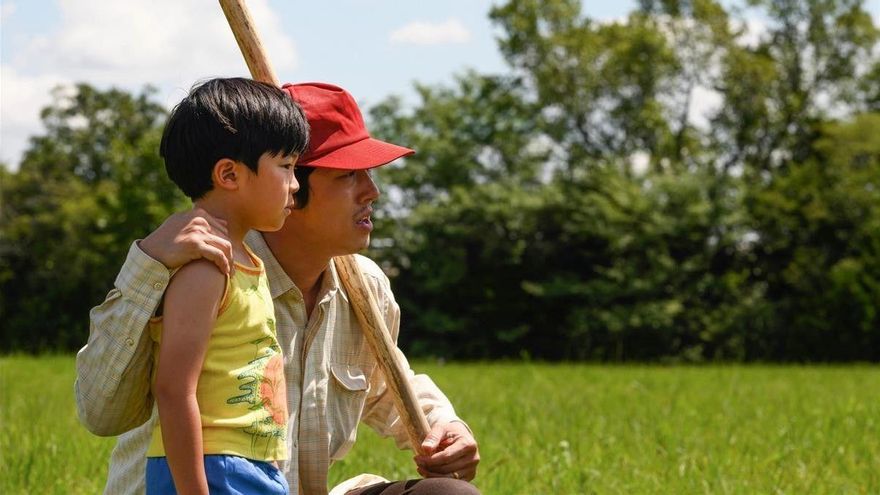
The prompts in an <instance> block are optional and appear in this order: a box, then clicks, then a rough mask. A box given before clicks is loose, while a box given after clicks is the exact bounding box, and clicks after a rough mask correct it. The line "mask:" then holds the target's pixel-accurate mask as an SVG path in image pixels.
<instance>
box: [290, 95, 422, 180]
mask: <svg viewBox="0 0 880 495" xmlns="http://www.w3.org/2000/svg"><path fill="white" fill-rule="evenodd" d="M282 89H283V90H284V91H287V92H288V93H289V94H290V97H291V98H293V100H294V101H296V102H297V103H299V105H300V106H301V107H302V109H303V111H304V112H305V114H306V119H307V120H308V121H309V126H310V127H311V131H310V136H309V149H308V150H306V152H305V153H304V154H303V155H302V156H301V157H300V158H299V162H298V163H299V164H300V165H307V166H310V167H323V168H339V169H346V170H360V169H367V168H373V167H378V166H379V165H385V164H386V163H389V162H392V161H394V160H397V159H398V158H400V157H403V156H408V155H412V154H413V153H415V151H413V150H411V149H409V148H404V147H403V146H398V145H396V144H391V143H386V142H385V141H380V140H378V139H373V138H372V137H370V134H369V133H368V132H367V126H366V125H364V118H363V116H361V111H360V109H358V106H357V103H355V101H354V98H353V97H352V96H351V95H350V94H349V93H348V91H346V90H344V89H342V88H340V87H339V86H334V85H332V84H326V83H318V82H311V83H301V84H285V85H284V86H283V87H282Z"/></svg>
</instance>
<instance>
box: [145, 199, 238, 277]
mask: <svg viewBox="0 0 880 495" xmlns="http://www.w3.org/2000/svg"><path fill="white" fill-rule="evenodd" d="M139 246H140V248H141V249H142V250H143V251H144V253H146V254H147V256H149V257H151V258H153V259H155V260H157V261H158V262H160V263H162V264H163V265H165V267H166V268H168V269H169V270H172V269H174V268H179V267H181V266H183V265H185V264H187V263H189V262H190V261H193V260H197V259H199V258H205V259H207V260H209V261H211V262H213V263H214V264H215V265H217V268H219V269H220V271H221V272H223V273H225V274H227V275H229V274H231V273H232V267H233V264H232V260H233V257H232V244H231V243H230V242H229V232H228V231H227V230H226V221H225V220H221V219H219V218H215V217H213V216H211V215H210V214H208V212H206V211H205V210H203V209H201V208H194V209H192V210H189V211H184V212H180V213H175V214H173V215H171V216H170V217H168V219H167V220H165V221H164V222H163V223H162V225H160V226H159V228H158V229H156V230H155V231H153V232H152V233H151V234H150V235H148V236H147V237H146V239H144V240H142V241H141V242H140V243H139Z"/></svg>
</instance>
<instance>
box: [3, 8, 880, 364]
mask: <svg viewBox="0 0 880 495" xmlns="http://www.w3.org/2000/svg"><path fill="white" fill-rule="evenodd" d="M580 7H581V3H580V2H579V1H576V0H510V1H507V2H505V3H503V4H500V5H498V6H496V7H494V8H493V10H492V11H491V13H490V17H491V19H492V21H493V22H494V23H495V25H496V26H497V27H498V28H499V33H500V34H499V38H498V44H499V49H500V50H501V52H502V54H503V55H504V57H505V58H506V60H507V62H508V64H509V70H508V71H507V72H506V73H503V74H481V73H478V72H475V71H470V72H466V73H464V74H461V75H459V76H458V77H457V78H456V80H455V82H454V83H452V84H449V85H443V86H423V85H417V87H416V89H417V93H418V95H419V102H418V103H417V104H416V105H415V106H411V107H406V106H405V105H403V104H402V102H401V100H400V99H398V98H396V97H389V98H388V99H387V100H385V101H383V102H381V103H380V104H378V105H376V106H374V107H373V108H372V109H370V112H369V120H370V127H371V130H372V132H373V134H374V135H376V136H378V137H381V138H385V139H389V140H391V141H394V142H400V143H403V144H406V145H408V146H410V147H413V148H415V149H416V150H417V151H418V153H417V154H416V155H414V156H412V157H409V158H407V159H405V160H404V161H403V162H402V163H401V164H396V165H392V166H390V167H384V168H383V169H381V171H380V172H378V173H377V174H376V176H377V179H378V180H379V181H380V182H381V187H382V189H383V190H384V191H385V194H384V196H383V198H382V199H381V200H380V204H379V208H378V210H377V214H376V216H377V217H378V218H377V220H376V225H377V231H376V233H375V236H374V239H375V242H374V243H373V248H372V249H371V250H370V253H369V254H370V255H371V256H373V257H374V258H375V259H377V261H379V262H380V263H381V264H382V266H383V268H385V269H386V271H387V273H389V275H390V276H391V278H392V284H393V286H394V289H395V294H396V296H397V299H398V302H399V303H400V305H401V307H402V310H403V313H404V314H403V331H402V332H401V342H402V346H403V347H405V348H406V349H407V350H408V351H409V352H410V353H411V354H415V355H432V356H443V357H450V358H471V359H483V358H507V357H515V358H516V357H523V356H529V357H534V358H539V359H549V360H556V359H571V360H597V361H688V362H692V361H706V360H742V361H756V360H761V361H847V360H867V361H877V360H878V359H880V313H878V311H880V190H878V188H880V30H878V26H876V25H875V24H874V22H873V19H872V16H871V13H870V12H867V11H866V9H865V6H864V2H863V1H859V0H797V1H795V0H785V1H778V0H748V1H747V2H745V3H742V4H738V5H731V4H730V3H729V2H723V3H722V2H717V1H712V0H642V1H640V2H639V5H638V8H637V9H636V10H635V11H634V12H632V13H631V14H630V15H629V16H628V17H627V18H626V19H624V20H619V21H614V22H600V21H597V20H594V19H590V18H589V17H587V16H585V15H583V14H582V12H581V10H580ZM74 89H75V91H73V92H58V93H57V94H56V95H55V99H54V102H53V104H52V105H50V106H49V107H48V108H46V109H44V110H43V112H42V115H41V116H42V119H43V122H44V123H45V127H46V132H45V134H44V135H41V136H38V137H35V138H33V139H32V141H31V144H30V147H29V149H28V150H27V152H26V153H25V155H24V157H23V159H22V161H21V165H20V167H19V169H18V170H17V171H16V172H10V171H8V170H6V169H5V168H4V169H0V222H2V223H0V228H2V230H0V287H2V296H0V312H2V317H0V325H2V334H3V337H4V338H3V339H2V341H3V344H2V346H3V348H4V349H5V350H11V349H25V350H41V349H75V348H77V347H78V346H80V345H81V344H82V343H83V342H85V339H86V336H87V333H88V317H87V311H88V308H90V307H91V306H93V305H95V304H97V303H98V302H100V301H101V299H102V298H103V296H104V294H105V293H106V291H107V290H108V289H109V288H110V286H111V284H112V283H113V278H114V276H115V274H116V272H117V270H118V268H119V266H120V265H121V263H122V261H123V260H124V257H125V254H126V251H127V249H128V246H129V244H130V242H131V240H132V239H135V238H138V237H143V236H144V235H145V234H146V233H147V232H149V231H150V230H151V229H153V228H155V227H156V226H157V225H158V224H159V223H160V222H161V220H162V219H163V218H164V217H165V216H167V215H168V214H169V213H171V212H172V211H175V210H179V209H181V208H185V207H186V202H185V201H184V198H183V197H182V196H181V195H180V194H178V193H177V192H176V191H175V189H174V187H173V185H171V184H170V182H169V181H168V180H167V179H166V178H165V172H164V167H163V166H162V163H161V160H160V159H159V158H158V156H157V144H158V136H159V135H160V132H161V126H162V124H163V123H164V117H165V110H164V109H163V108H161V106H160V105H158V104H156V102H155V101H154V100H153V99H152V95H153V92H152V90H150V89H149V88H147V89H145V90H144V91H142V92H141V93H140V94H130V93H127V92H123V91H119V90H112V89H111V90H99V89H96V88H94V87H91V86H89V85H86V84H80V85H78V86H76V87H75V88H74ZM707 95H708V97H709V98H708V101H709V102H710V103H712V104H710V105H706V104H705V102H706V101H707Z"/></svg>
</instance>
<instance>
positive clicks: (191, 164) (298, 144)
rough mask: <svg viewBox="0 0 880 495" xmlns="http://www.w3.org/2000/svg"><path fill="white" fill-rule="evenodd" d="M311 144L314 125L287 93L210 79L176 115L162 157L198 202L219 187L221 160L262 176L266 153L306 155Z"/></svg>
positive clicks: (167, 131) (249, 82)
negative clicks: (216, 171) (216, 174)
mask: <svg viewBox="0 0 880 495" xmlns="http://www.w3.org/2000/svg"><path fill="white" fill-rule="evenodd" d="M308 142H309V124H308V122H307V121H306V118H305V115H304V113H303V111H302V109H301V108H300V106H299V105H298V104H296V103H295V102H294V101H293V99H292V98H291V97H290V96H289V95H288V94H287V93H286V92H284V91H282V90H280V89H278V88H276V87H275V86H272V85H271V84H266V83H261V82H258V81H253V80H250V79H244V78H228V79H210V80H208V81H205V82H203V83H201V84H196V85H195V86H193V88H192V89H191V90H190V92H189V94H188V95H187V96H186V98H184V99H183V101H181V102H180V103H178V104H177V106H176V107H174V109H173V110H172V111H171V115H169V117H168V122H167V123H166V124H165V130H164V131H163V133H162V142H161V144H160V145H159V154H160V155H161V156H162V158H163V159H164V160H165V170H166V172H168V177H170V178H171V180H172V181H174V183H175V184H177V187H179V188H180V189H181V190H182V191H183V192H184V194H186V195H187V196H189V197H190V198H191V199H193V200H196V199H199V198H201V197H202V196H204V195H205V194H206V193H207V192H208V191H210V190H211V189H212V188H213V187H214V186H213V182H212V179H211V174H212V172H213V169H214V165H215V164H216V163H217V161H219V160H220V159H223V158H229V159H232V160H235V161H240V162H242V163H244V164H245V165H247V167H248V168H249V169H251V170H253V171H254V173H257V164H258V162H259V159H260V157H261V156H262V155H263V154H264V153H268V154H270V155H272V156H278V155H282V156H288V155H292V154H294V153H297V154H302V153H303V152H304V151H305V150H306V148H307V147H308Z"/></svg>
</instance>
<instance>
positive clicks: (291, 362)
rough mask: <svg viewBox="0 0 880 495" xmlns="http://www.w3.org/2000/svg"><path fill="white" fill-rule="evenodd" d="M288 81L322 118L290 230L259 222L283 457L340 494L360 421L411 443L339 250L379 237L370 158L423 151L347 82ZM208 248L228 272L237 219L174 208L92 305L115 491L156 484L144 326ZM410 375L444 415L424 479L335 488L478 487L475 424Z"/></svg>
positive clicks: (395, 323)
mask: <svg viewBox="0 0 880 495" xmlns="http://www.w3.org/2000/svg"><path fill="white" fill-rule="evenodd" d="M284 89H285V90H286V91H287V92H288V93H289V94H290V95H291V97H292V98H293V99H294V100H296V101H297V102H298V103H299V104H300V105H301V106H302V108H303V110H304V111H305V114H306V117H307V119H308V121H309V124H310V126H311V135H310V145H309V149H308V150H307V151H306V153H305V154H304V155H303V156H302V157H301V158H300V165H299V166H298V171H297V179H298V180H299V182H300V191H299V192H298V193H297V196H296V203H297V205H296V209H295V210H294V211H293V212H292V213H291V214H290V215H289V216H288V218H287V221H286V222H285V225H284V227H283V228H282V229H281V230H280V231H278V232H272V233H268V232H267V233H262V234H261V233H257V232H251V233H250V234H249V235H248V237H247V238H246V242H247V243H248V244H249V246H250V248H251V249H252V250H253V251H254V252H255V253H256V254H257V255H258V256H259V257H260V258H261V259H262V260H263V262H264V264H265V267H266V272H267V275H268V277H269V285H270V289H271V293H272V298H273V302H274V304H275V314H276V325H277V332H278V340H279V343H280V345H281V347H282V350H283V354H284V362H285V364H284V368H285V369H284V371H285V376H286V379H287V397H288V405H289V414H290V418H289V421H288V442H287V443H288V445H289V446H290V451H291V452H290V454H291V455H290V460H289V461H286V462H284V463H282V465H281V468H282V470H283V471H284V472H285V474H286V477H287V479H288V482H289V483H290V487H291V493H307V494H312V493H327V471H328V469H329V466H330V463H331V462H332V460H334V459H339V458H341V457H343V456H344V455H345V454H346V453H347V452H348V450H349V449H350V448H351V446H352V444H353V443H354V440H355V435H356V431H357V425H358V423H359V422H360V421H363V422H365V423H367V424H368V425H370V426H371V427H372V428H374V429H375V430H376V431H378V432H379V433H380V434H382V435H388V436H393V437H394V438H395V440H396V441H397V443H398V445H399V446H408V440H407V437H406V433H405V430H404V428H403V426H402V425H401V424H400V421H399V420H398V419H399V416H398V415H397V412H396V410H395V409H394V406H393V399H392V398H391V397H390V396H389V392H388V388H387V387H386V386H385V383H384V380H383V377H382V376H380V375H381V373H380V372H379V371H378V369H377V366H376V361H375V359H374V358H373V356H372V355H371V353H370V351H369V348H368V346H367V343H366V342H365V339H364V338H363V335H362V333H361V330H360V328H359V326H358V323H357V322H356V320H355V317H354V315H353V313H352V310H351V307H350V305H349V301H348V296H347V295H346V294H345V292H344V290H343V288H342V287H341V285H340V282H339V278H338V275H337V272H336V269H335V266H334V264H333V261H332V258H333V257H334V256H340V255H346V254H352V253H355V252H357V251H359V250H361V249H363V248H365V247H366V246H367V245H368V243H369V239H370V232H371V230H372V222H371V220H370V216H371V213H372V206H371V205H372V203H373V202H374V201H375V200H376V199H377V198H378V197H379V191H378V189H377V188H376V185H375V183H374V182H373V180H372V179H371V177H370V174H369V169H371V168H374V167H377V166H380V165H383V164H386V163H389V162H391V161H393V160H396V159H397V158H400V157H402V156H406V155H409V154H412V153H413V151H412V150H410V149H407V148H403V147H401V146H397V145H393V144H390V143H386V142H383V141H379V140H376V139H373V138H371V137H370V136H369V134H368V133H367V130H366V127H365V126H364V123H363V118H362V117H361V113H360V110H359V109H358V107H357V104H356V103H355V102H354V99H353V98H352V97H351V95H349V94H348V93H347V92H346V91H345V90H343V89H341V88H338V87H336V86H331V85H328V84H320V83H308V84H298V85H286V86H285V87H284ZM201 257H204V258H207V259H209V260H211V261H213V262H214V263H215V264H217V266H218V267H220V269H221V270H222V271H224V272H228V271H229V269H230V267H231V266H232V264H231V259H232V254H231V246H230V244H229V242H228V240H227V239H226V230H225V225H224V223H223V222H222V221H220V220H217V219H215V218H213V217H210V216H209V215H207V214H206V213H205V212H202V211H191V212H187V213H183V214H177V215H174V216H172V217H171V218H169V219H168V220H167V221H166V222H165V223H164V224H163V225H162V226H160V227H159V229H157V230H156V231H155V232H153V233H152V234H150V235H149V236H148V237H147V238H145V239H144V240H142V241H140V242H135V243H134V244H133V245H132V247H131V250H130V251H129V255H128V258H127V259H126V262H125V264H124V265H123V267H122V270H121V271H120V273H119V276H118V277H117V280H116V283H115V288H114V289H113V290H112V291H110V293H109V294H108V296H107V299H106V300H105V301H104V302H103V303H102V304H101V305H100V306H97V307H95V308H93V309H92V311H91V314H90V321H91V332H90V335H89V341H88V344H87V345H86V346H85V347H83V348H82V350H80V352H79V354H78V355H77V381H76V399H77V410H78V413H79V416H80V419H81V421H82V422H83V423H84V424H85V425H86V427H87V428H89V430H90V431H92V432H93V433H96V434H99V435H118V434H122V435H121V436H120V438H119V440H118V442H117V446H116V448H115V449H114V451H113V454H112V456H111V463H110V474H109V479H108V482H107V486H106V488H105V493H110V494H114V495H116V494H128V493H143V491H144V487H143V473H144V466H145V452H146V448H147V444H148V440H149V436H150V431H151V429H152V426H153V422H154V421H155V415H154V414H153V398H152V396H151V395H150V373H151V369H150V362H151V359H152V356H151V353H152V350H151V346H150V339H149V334H148V332H146V331H145V330H144V329H145V327H146V325H147V323H148V322H149V319H150V318H151V317H152V316H153V315H154V314H155V312H156V309H157V308H158V307H159V305H160V302H161V299H162V294H163V292H164V289H165V287H166V286H167V284H168V280H169V279H170V276H171V274H172V272H173V270H175V269H176V268H178V267H180V266H182V265H184V264H185V263H187V262H188V261H191V260H193V259H198V258H201ZM357 260H358V263H359V265H360V267H361V270H362V271H363V272H364V275H365V278H366V280H367V283H368V286H369V288H370V289H371V291H372V292H373V295H374V296H375V297H376V301H377V303H378V307H379V308H380V310H381V311H382V314H383V316H384V318H385V322H386V324H387V326H388V328H389V330H390V331H391V333H392V338H393V339H394V340H395V341H396V339H397V333H398V330H399V322H400V320H399V316H400V309H399V307H398V305H397V303H396V302H395V301H394V296H393V294H392V292H391V289H390V286H389V281H388V278H387V277H386V276H385V275H384V274H383V273H382V271H381V270H380V269H379V267H378V266H377V265H376V264H375V263H373V262H372V261H370V260H369V259H367V258H364V257H362V256H358V257H357ZM398 352H399V351H398ZM401 357H402V354H401ZM404 362H405V360H404ZM410 377H411V378H410V379H411V381H412V384H413V388H414V389H415V391H416V395H417V397H418V399H419V403H420V405H421V406H422V409H423V410H424V411H425V414H426V416H427V418H428V422H429V424H430V425H431V428H432V429H431V433H430V434H429V435H428V438H427V439H426V440H425V442H424V443H423V445H422V448H423V450H424V451H425V452H427V454H426V455H421V456H416V457H415V460H416V464H417V470H418V472H419V474H421V475H422V476H424V477H425V479H423V480H420V481H417V482H414V481H408V482H403V481H398V482H387V481H386V480H384V479H382V478H379V477H377V476H373V475H362V476H360V477H357V478H354V479H352V480H348V481H346V482H345V483H343V484H342V485H340V486H338V487H336V488H335V489H334V491H333V493H334V494H335V493H346V492H347V493H351V494H358V495H362V494H366V493H370V494H374V493H387V494H391V493H402V492H403V491H404V490H407V491H406V493H413V494H416V493H425V494H427V493H462V494H465V493H468V494H470V493H477V492H476V489H475V488H473V486H472V485H471V484H470V483H467V481H469V480H472V479H473V478H474V476H475V475H476V467H477V463H478V462H479V459H480V457H479V451H478V448H477V443H476V440H475V439H474V437H473V435H472V433H471V432H470V430H469V428H468V427H467V426H466V425H465V424H464V423H463V422H462V421H461V420H460V419H458V417H457V416H456V415H455V411H454V409H453V408H452V405H451V404H450V403H449V400H448V399H447V398H446V397H445V396H444V395H443V393H442V392H441V391H440V390H439V389H438V388H437V387H436V385H434V384H433V382H432V381H431V380H430V379H429V378H428V377H427V376H425V375H415V374H411V375H410Z"/></svg>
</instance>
